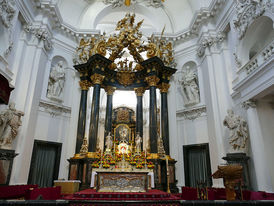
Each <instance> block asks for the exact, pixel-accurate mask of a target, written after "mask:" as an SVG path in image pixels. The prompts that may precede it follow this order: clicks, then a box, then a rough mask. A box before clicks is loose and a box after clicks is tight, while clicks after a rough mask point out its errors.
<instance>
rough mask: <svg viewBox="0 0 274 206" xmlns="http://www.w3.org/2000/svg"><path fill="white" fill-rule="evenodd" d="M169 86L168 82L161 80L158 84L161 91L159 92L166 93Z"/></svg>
mask: <svg viewBox="0 0 274 206" xmlns="http://www.w3.org/2000/svg"><path fill="white" fill-rule="evenodd" d="M169 87H170V84H168V83H165V82H162V83H161V84H160V85H159V89H160V92H161V93H167V92H168V89H169Z"/></svg>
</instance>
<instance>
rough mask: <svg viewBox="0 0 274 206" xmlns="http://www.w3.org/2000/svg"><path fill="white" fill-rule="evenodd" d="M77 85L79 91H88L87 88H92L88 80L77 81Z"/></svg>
mask: <svg viewBox="0 0 274 206" xmlns="http://www.w3.org/2000/svg"><path fill="white" fill-rule="evenodd" d="M79 85H80V87H81V90H89V88H90V87H91V86H92V84H91V82H89V81H88V80H81V81H79Z"/></svg>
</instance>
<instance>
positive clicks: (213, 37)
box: [197, 32, 225, 57]
mask: <svg viewBox="0 0 274 206" xmlns="http://www.w3.org/2000/svg"><path fill="white" fill-rule="evenodd" d="M224 39H225V35H224V34H223V33H221V32H218V33H216V34H205V35H203V37H202V38H201V40H200V43H199V47H198V50H197V55H198V56H199V57H202V56H204V54H205V50H206V48H210V47H211V46H213V45H214V44H219V43H221V42H223V41H224Z"/></svg>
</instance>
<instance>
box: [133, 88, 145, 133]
mask: <svg viewBox="0 0 274 206" xmlns="http://www.w3.org/2000/svg"><path fill="white" fill-rule="evenodd" d="M144 92H145V89H144V88H142V87H140V88H136V89H135V93H136V96H137V106H136V133H139V135H140V136H141V137H143V93H144Z"/></svg>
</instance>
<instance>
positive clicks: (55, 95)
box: [47, 61, 65, 101]
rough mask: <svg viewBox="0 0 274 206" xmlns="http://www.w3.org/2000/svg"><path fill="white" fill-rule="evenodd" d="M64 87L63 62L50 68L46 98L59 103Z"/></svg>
mask: <svg viewBox="0 0 274 206" xmlns="http://www.w3.org/2000/svg"><path fill="white" fill-rule="evenodd" d="M64 85H65V69H64V62H63V61H59V62H58V63H57V64H56V65H55V66H53V67H52V69H51V72H50V75H49V83H48V93H47V96H48V98H50V99H53V100H58V101H60V100H61V99H62V93H63V90H64Z"/></svg>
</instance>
